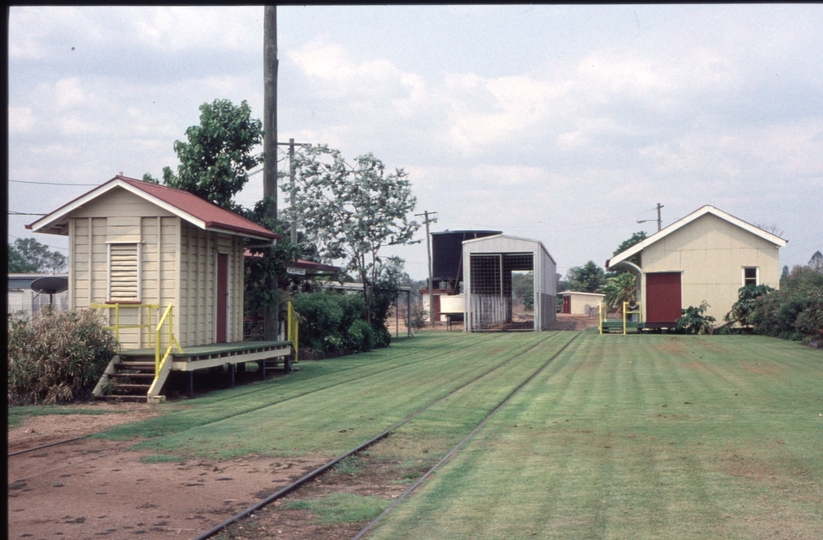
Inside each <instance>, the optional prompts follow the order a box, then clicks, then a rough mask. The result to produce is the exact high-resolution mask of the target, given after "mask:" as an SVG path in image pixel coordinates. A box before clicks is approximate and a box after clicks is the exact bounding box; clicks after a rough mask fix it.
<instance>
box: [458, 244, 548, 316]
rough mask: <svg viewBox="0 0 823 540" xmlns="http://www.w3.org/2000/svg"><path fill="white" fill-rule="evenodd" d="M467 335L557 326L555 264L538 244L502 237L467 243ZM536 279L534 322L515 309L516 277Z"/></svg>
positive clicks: (464, 274) (465, 270) (465, 284)
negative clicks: (520, 275)
mask: <svg viewBox="0 0 823 540" xmlns="http://www.w3.org/2000/svg"><path fill="white" fill-rule="evenodd" d="M463 262H464V266H463V288H464V291H465V301H464V306H465V307H464V313H463V316H464V320H465V321H466V324H465V327H464V330H465V331H466V332H483V331H495V330H497V331H509V330H535V331H540V330H548V328H549V325H551V323H553V322H554V321H555V320H556V317H557V315H556V309H555V298H556V295H557V264H556V263H555V261H554V259H553V258H552V256H551V255H550V254H549V252H548V250H546V248H545V247H544V246H543V244H542V243H541V242H539V241H538V240H530V239H527V238H518V237H515V236H508V235H504V234H499V235H495V236H488V237H485V238H477V239H474V240H466V241H464V242H463ZM517 272H522V273H523V274H524V275H526V276H528V275H529V273H530V274H531V276H532V283H531V285H532V291H533V293H532V294H533V296H532V298H533V303H532V305H533V308H532V314H531V316H530V317H529V316H525V317H523V316H522V314H521V316H520V317H518V316H517V313H515V310H514V309H513V307H514V306H513V298H512V293H513V290H514V279H513V276H514V274H515V273H517Z"/></svg>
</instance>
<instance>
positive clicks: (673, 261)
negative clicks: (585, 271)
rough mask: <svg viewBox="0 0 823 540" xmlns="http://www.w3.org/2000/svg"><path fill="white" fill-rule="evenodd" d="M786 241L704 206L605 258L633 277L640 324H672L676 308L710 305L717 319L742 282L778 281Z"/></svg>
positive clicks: (611, 266) (709, 312)
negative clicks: (639, 309) (635, 282)
mask: <svg viewBox="0 0 823 540" xmlns="http://www.w3.org/2000/svg"><path fill="white" fill-rule="evenodd" d="M785 245H786V240H784V239H783V238H780V237H779V236H776V235H774V234H772V233H770V232H767V231H764V230H763V229H761V228H759V227H756V226H754V225H752V224H750V223H747V222H745V221H743V220H741V219H739V218H736V217H734V216H732V215H730V214H727V213H726V212H724V211H722V210H719V209H718V208H715V207H714V206H711V205H706V206H703V207H701V208H699V209H698V210H696V211H694V212H692V213H691V214H689V215H687V216H685V217H684V218H682V219H680V220H678V221H676V222H675V223H672V224H671V225H669V226H668V227H666V228H664V229H663V230H661V231H658V232H657V233H656V234H653V235H652V236H650V237H648V238H646V239H645V240H643V241H642V242H640V243H638V244H635V245H634V246H632V247H631V248H629V249H627V250H625V251H623V252H622V253H619V254H617V255H615V256H614V257H612V258H611V259H610V260H608V261H606V268H607V269H614V268H624V269H627V270H629V271H631V272H633V273H634V274H635V276H636V277H637V299H638V302H639V303H640V307H641V313H642V315H641V317H642V318H641V322H642V323H643V326H644V327H645V328H652V329H654V328H673V327H674V326H675V321H676V320H677V319H678V318H680V316H681V310H682V309H685V308H687V307H689V306H695V307H697V306H700V304H701V303H703V302H704V301H705V302H706V303H708V304H709V308H708V309H707V311H706V314H707V315H711V316H713V317H715V318H716V319H717V320H718V321H721V320H723V316H724V315H725V314H726V313H728V312H729V310H730V309H731V307H732V305H733V304H734V303H735V302H736V301H737V299H738V289H740V287H743V286H744V285H748V284H754V285H768V286H770V287H773V288H775V289H777V288H778V287H779V285H780V270H779V257H778V255H779V254H778V251H779V249H780V248H781V247H784V246H785Z"/></svg>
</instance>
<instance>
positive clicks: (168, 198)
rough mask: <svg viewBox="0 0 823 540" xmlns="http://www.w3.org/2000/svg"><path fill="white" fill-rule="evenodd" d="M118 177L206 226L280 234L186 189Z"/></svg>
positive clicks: (259, 234) (253, 232) (275, 235)
mask: <svg viewBox="0 0 823 540" xmlns="http://www.w3.org/2000/svg"><path fill="white" fill-rule="evenodd" d="M118 179H119V180H122V181H124V182H126V183H127V184H129V185H131V186H134V187H136V188H137V189H139V190H141V191H144V192H146V193H148V194H149V195H152V196H153V197H157V198H158V199H160V200H162V201H163V202H166V203H168V204H170V205H172V206H174V207H175V208H179V209H180V210H182V211H183V212H186V213H187V214H191V215H192V216H194V217H196V218H197V219H200V220H202V221H204V222H205V224H206V227H207V228H210V229H224V230H228V231H234V232H239V233H251V234H252V235H254V236H265V237H267V238H271V239H275V238H280V235H277V234H275V233H273V232H271V231H270V230H268V229H266V228H264V227H261V226H260V225H258V224H257V223H255V222H253V221H251V220H248V219H246V218H244V217H243V216H241V215H239V214H236V213H234V212H231V211H229V210H225V209H223V208H220V207H219V206H217V205H215V204H212V203H210V202H209V201H207V200H205V199H201V198H200V197H198V196H197V195H194V194H193V193H189V192H188V191H183V190H181V189H174V188H170V187H168V186H161V185H159V184H152V183H151V182H143V181H142V180H135V179H134V178H127V177H125V176H115V177H114V180H118Z"/></svg>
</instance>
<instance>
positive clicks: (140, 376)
mask: <svg viewBox="0 0 823 540" xmlns="http://www.w3.org/2000/svg"><path fill="white" fill-rule="evenodd" d="M129 377H130V378H132V379H151V380H154V370H152V371H151V373H145V372H135V373H123V372H118V373H115V374H114V375H110V376H109V378H111V379H115V378H122V379H125V378H129Z"/></svg>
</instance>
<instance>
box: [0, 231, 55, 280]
mask: <svg viewBox="0 0 823 540" xmlns="http://www.w3.org/2000/svg"><path fill="white" fill-rule="evenodd" d="M68 262H69V260H68V257H66V256H65V255H63V254H62V253H60V252H59V251H51V250H49V246H47V245H45V244H41V243H40V242H38V241H37V240H35V239H34V238H17V239H16V240H15V241H14V243H13V244H9V251H8V271H9V273H28V272H51V273H54V274H59V273H61V272H64V271H65V270H66V266H67V265H68Z"/></svg>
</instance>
